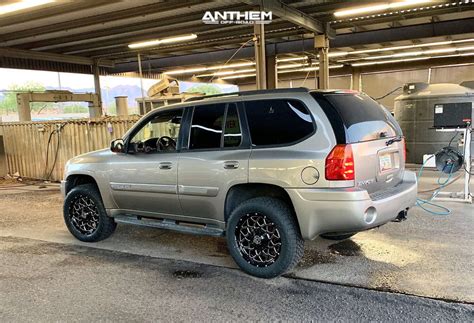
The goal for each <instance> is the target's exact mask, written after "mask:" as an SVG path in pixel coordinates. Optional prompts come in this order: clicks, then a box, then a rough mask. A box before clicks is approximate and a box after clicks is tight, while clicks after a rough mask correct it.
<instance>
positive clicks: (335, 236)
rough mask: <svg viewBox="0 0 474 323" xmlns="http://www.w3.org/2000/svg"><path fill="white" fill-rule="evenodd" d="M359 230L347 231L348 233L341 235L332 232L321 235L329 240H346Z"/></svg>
mask: <svg viewBox="0 0 474 323" xmlns="http://www.w3.org/2000/svg"><path fill="white" fill-rule="evenodd" d="M356 233H357V232H354V233H346V234H340V235H330V234H322V235H321V237H322V238H324V239H327V240H335V241H340V240H346V239H349V238H350V237H352V236H354V235H356Z"/></svg>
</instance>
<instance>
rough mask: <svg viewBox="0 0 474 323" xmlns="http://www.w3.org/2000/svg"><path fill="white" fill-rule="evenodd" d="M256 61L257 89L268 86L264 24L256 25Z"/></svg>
mask: <svg viewBox="0 0 474 323" xmlns="http://www.w3.org/2000/svg"><path fill="white" fill-rule="evenodd" d="M254 34H255V36H254V43H255V46H254V48H255V63H256V66H255V68H256V71H257V90H264V89H266V88H267V80H266V72H265V67H266V66H265V27H264V25H263V24H255V25H254Z"/></svg>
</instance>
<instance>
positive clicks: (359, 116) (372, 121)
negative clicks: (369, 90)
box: [312, 92, 402, 143]
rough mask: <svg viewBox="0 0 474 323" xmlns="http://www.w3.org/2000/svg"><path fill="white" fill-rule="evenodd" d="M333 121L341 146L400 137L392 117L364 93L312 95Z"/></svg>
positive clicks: (314, 93)
mask: <svg viewBox="0 0 474 323" xmlns="http://www.w3.org/2000/svg"><path fill="white" fill-rule="evenodd" d="M312 95H313V97H314V98H315V99H316V101H317V102H318V103H319V105H320V106H321V108H322V109H323V110H324V112H325V113H326V115H327V117H328V119H329V120H330V122H331V124H332V127H333V129H334V133H335V134H336V139H337V141H338V143H355V142H362V141H369V140H377V139H381V138H389V137H395V136H401V135H402V131H401V129H400V126H399V125H398V124H397V122H396V121H395V119H394V118H393V116H392V115H391V114H390V112H388V110H387V109H385V108H384V107H383V106H382V105H381V104H379V103H377V102H376V101H374V100H373V99H372V98H370V97H369V96H367V95H365V94H362V93H327V94H326V93H319V92H312Z"/></svg>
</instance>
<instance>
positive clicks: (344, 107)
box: [311, 91, 405, 193]
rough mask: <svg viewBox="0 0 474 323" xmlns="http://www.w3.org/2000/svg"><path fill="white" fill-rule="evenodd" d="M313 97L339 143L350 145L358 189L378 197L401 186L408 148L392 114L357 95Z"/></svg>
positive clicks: (325, 94)
mask: <svg viewBox="0 0 474 323" xmlns="http://www.w3.org/2000/svg"><path fill="white" fill-rule="evenodd" d="M311 94H312V95H313V97H314V98H315V99H316V101H317V102H318V103H319V105H320V106H321V108H322V109H323V110H324V112H325V113H326V115H327V117H328V119H329V120H330V122H331V125H332V127H333V130H334V133H335V135H336V139H337V143H338V144H346V145H351V148H352V152H353V158H354V164H355V185H356V186H357V187H360V188H363V189H365V190H367V191H368V192H369V193H375V192H378V191H382V190H385V189H389V188H391V187H393V186H395V185H397V184H398V183H400V182H401V180H402V178H403V172H404V169H405V160H404V153H405V152H404V149H405V147H404V141H403V139H402V138H403V137H402V136H403V135H402V131H401V129H400V127H399V126H398V124H397V122H396V121H395V119H394V118H393V117H392V115H391V114H390V112H388V111H387V110H386V109H385V108H384V107H383V106H381V105H380V104H379V103H377V102H376V101H374V100H373V99H371V98H370V97H369V96H367V95H365V94H362V93H358V92H342V91H341V92H328V93H324V92H312V93H311Z"/></svg>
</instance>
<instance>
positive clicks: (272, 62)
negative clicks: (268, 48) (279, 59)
mask: <svg viewBox="0 0 474 323" xmlns="http://www.w3.org/2000/svg"><path fill="white" fill-rule="evenodd" d="M266 72H267V75H266V76H267V89H276V88H278V72H277V63H276V56H275V55H272V56H267V57H266Z"/></svg>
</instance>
